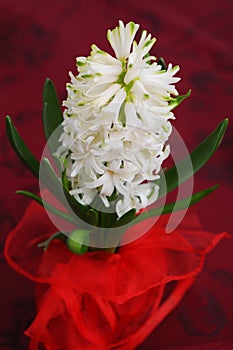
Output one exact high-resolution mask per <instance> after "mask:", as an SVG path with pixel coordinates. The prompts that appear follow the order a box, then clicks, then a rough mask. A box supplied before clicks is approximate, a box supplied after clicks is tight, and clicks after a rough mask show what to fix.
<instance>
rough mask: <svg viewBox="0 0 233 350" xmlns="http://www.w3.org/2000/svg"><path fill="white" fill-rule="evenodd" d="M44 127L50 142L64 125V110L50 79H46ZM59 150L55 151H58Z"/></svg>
mask: <svg viewBox="0 0 233 350" xmlns="http://www.w3.org/2000/svg"><path fill="white" fill-rule="evenodd" d="M43 106H44V108H43V126H44V133H45V137H46V139H47V140H48V139H49V138H50V136H51V135H52V133H53V132H54V131H55V130H56V128H57V127H58V126H59V125H60V124H61V123H62V121H63V117H62V110H61V107H60V102H59V99H58V97H57V93H56V89H55V86H54V84H53V82H52V80H50V79H46V81H45V84H44V91H43ZM56 150H57V148H56V149H55V150H54V151H56Z"/></svg>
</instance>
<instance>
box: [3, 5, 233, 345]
mask: <svg viewBox="0 0 233 350" xmlns="http://www.w3.org/2000/svg"><path fill="white" fill-rule="evenodd" d="M232 13H233V2H232V1H231V0H222V1H217V0H204V1H202V2H200V1H196V0H186V1H181V0H163V1H161V0H154V1H152V0H151V1H149V0H143V1H133V0H112V1H108V0H97V1H96V0H89V1H84V0H66V1H60V2H58V1H55V0H50V1H48V0H40V1H35V0H31V1H25V0H18V1H11V2H9V1H8V0H0V81H1V85H0V86H1V94H0V98H1V115H2V118H1V138H0V146H1V155H0V156H1V162H0V166H1V173H0V174H1V192H0V203H1V238H0V242H1V252H0V253H1V256H0V258H1V260H0V276H1V282H0V283H1V288H0V296H1V297H0V310H1V313H0V315H1V316H0V317H1V319H0V350H11V349H14V350H25V349H27V340H26V338H25V337H24V336H23V335H22V334H23V330H24V329H25V328H26V327H27V326H28V325H29V324H30V322H31V320H32V318H33V317H34V314H35V310H34V301H33V300H34V299H33V285H32V283H30V282H28V281H27V280H25V279H24V278H22V277H21V276H18V275H16V274H15V273H14V272H13V271H12V270H11V269H10V268H9V267H8V266H7V265H6V263H5V261H4V259H3V256H2V248H3V244H4V239H5V237H6V235H7V232H9V230H10V229H11V228H12V227H13V226H14V225H15V224H16V223H17V221H18V220H19V218H20V217H21V216H22V214H23V212H24V210H25V207H26V205H27V203H28V202H27V200H26V199H22V198H19V197H17V196H16V195H14V194H13V192H14V191H15V190H16V189H28V190H33V191H37V189H38V188H37V182H36V180H34V178H33V177H32V176H31V175H30V174H29V172H28V171H27V170H26V169H25V168H24V166H23V165H22V164H21V163H20V162H19V161H18V160H17V158H16V156H15V154H14V153H13V151H12V150H11V149H10V147H9V145H8V141H7V139H6V135H5V128H4V116H5V115H6V114H9V115H11V116H12V117H13V118H14V121H15V124H16V126H17V127H18V129H19V130H20V132H21V134H22V136H23V137H24V139H25V140H26V142H27V144H28V145H29V146H30V148H31V149H32V151H33V152H34V153H35V154H36V155H37V156H38V157H39V156H40V154H41V151H42V149H43V145H44V138H43V134H42V124H41V118H40V115H41V95H42V88H43V83H44V80H45V78H46V77H50V78H51V79H52V80H53V81H54V82H55V85H56V87H57V90H58V94H59V97H60V99H61V100H62V99H64V98H65V93H66V92H65V83H66V82H67V81H68V80H69V78H68V71H69V70H72V71H73V72H74V71H75V57H76V56H80V55H88V53H89V51H90V45H91V44H92V43H96V44H97V45H98V46H100V47H102V48H105V49H108V46H107V42H106V39H105V33H106V30H107V29H108V28H114V27H115V26H116V25H117V22H118V19H122V20H124V21H128V20H133V21H135V22H138V23H140V24H141V28H146V29H147V30H148V31H149V32H151V33H153V35H154V36H156V37H157V39H158V40H157V43H156V46H155V48H154V50H153V54H155V55H156V56H157V57H159V56H163V57H164V58H165V60H166V61H167V62H172V63H173V64H179V65H180V67H181V71H180V74H179V75H180V76H181V77H182V81H181V82H180V83H179V86H178V87H179V91H180V92H181V93H185V92H186V91H187V90H188V89H189V88H191V89H192V96H191V97H190V98H189V100H187V101H185V102H184V104H183V105H182V106H180V107H179V108H178V109H177V111H176V117H177V120H176V121H175V124H174V125H175V127H176V128H177V129H178V130H179V132H180V134H181V135H182V137H183V139H184V140H185V142H186V143H187V145H188V147H189V148H190V149H192V148H193V147H194V146H196V145H197V144H198V143H199V142H200V141H201V140H202V139H203V138H204V137H205V135H207V134H208V133H209V132H210V131H211V130H212V129H213V128H214V127H215V126H216V125H217V123H218V122H219V121H220V120H221V119H223V118H225V117H226V116H229V118H230V119H231V116H232V92H233V82H232V79H231V75H230V74H231V68H232V62H233V60H232V56H233V49H232V46H231V44H232V35H233V30H232V27H231V25H232V22H233V16H232ZM232 128H233V124H232V121H231V120H230V126H229V128H228V131H227V134H226V137H225V139H224V141H223V143H222V146H221V149H220V150H219V151H218V152H217V154H216V155H215V156H214V158H213V159H212V160H211V161H210V162H209V163H208V165H207V166H206V167H205V169H203V170H201V172H200V173H199V174H198V176H197V177H196V178H195V179H196V180H195V181H196V182H195V186H196V188H197V189H200V188H203V187H208V186H211V185H213V184H215V183H221V188H220V189H219V190H218V191H216V192H215V193H214V194H212V195H211V196H210V197H209V198H207V199H205V200H204V201H203V202H202V203H200V204H198V205H197V206H196V208H197V211H198V213H199V215H200V218H201V220H202V222H203V225H204V227H205V228H206V229H208V230H212V231H213V232H218V231H222V230H227V231H228V232H233V230H232V228H233V224H232V194H233V189H232V186H231V184H232V175H233V174H232V168H233V151H232V146H233V133H232ZM232 248H233V244H232V243H230V242H229V241H227V242H222V243H221V244H220V245H219V246H218V247H217V248H216V250H215V251H214V252H213V253H212V254H211V256H210V257H209V258H208V261H207V263H206V266H205V271H203V272H202V273H201V275H200V277H199V279H198V281H197V283H196V284H195V286H194V287H193V288H192V289H191V290H190V292H189V293H188V294H187V296H186V297H185V299H184V300H183V302H182V303H181V305H180V306H179V307H178V308H177V309H176V311H175V312H174V313H173V314H171V315H170V316H169V317H168V318H167V319H166V321H165V322H164V323H163V324H162V325H161V326H160V327H159V328H157V329H156V330H155V331H154V332H153V334H152V335H151V336H150V337H149V338H148V339H147V340H146V342H145V343H144V344H143V345H141V346H140V347H139V349H140V350H146V349H155V348H156V346H157V348H158V349H164V350H165V349H167V350H168V349H169V350H170V349H174V350H175V349H176V350H178V349H183V350H184V349H190V350H192V349H196V347H195V344H196V345H197V344H198V345H197V346H198V349H200V350H201V349H203V350H206V349H208V350H209V349H211V350H212V349H218V350H220V349H221V350H222V349H233V337H232V333H233V332H232V330H233V301H232V300H233V266H232V265H233V260H232ZM205 344H208V345H205ZM67 350H68V349H67Z"/></svg>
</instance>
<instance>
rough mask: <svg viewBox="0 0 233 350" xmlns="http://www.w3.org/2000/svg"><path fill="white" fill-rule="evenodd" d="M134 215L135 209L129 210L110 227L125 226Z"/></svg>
mask: <svg viewBox="0 0 233 350" xmlns="http://www.w3.org/2000/svg"><path fill="white" fill-rule="evenodd" d="M135 213H136V209H135V208H133V209H131V210H129V211H128V212H127V213H125V214H124V215H123V216H121V217H120V219H119V220H117V221H116V222H115V223H114V224H113V226H112V227H120V226H124V225H127V224H128V223H130V222H131V221H132V220H133V219H134V217H135Z"/></svg>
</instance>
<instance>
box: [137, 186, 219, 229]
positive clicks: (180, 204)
mask: <svg viewBox="0 0 233 350" xmlns="http://www.w3.org/2000/svg"><path fill="white" fill-rule="evenodd" d="M218 187H219V185H215V186H213V187H210V188H207V189H205V190H202V191H200V192H197V193H195V194H193V195H192V196H191V197H187V198H184V199H181V200H180V201H177V202H174V203H169V204H166V205H165V206H164V207H158V208H154V209H151V210H149V211H145V212H143V213H142V214H141V215H139V216H138V217H137V218H136V219H135V220H134V221H133V224H137V223H139V222H141V221H143V220H146V219H149V218H151V217H154V216H158V215H162V214H168V213H172V212H173V211H180V210H183V209H186V208H188V207H191V206H192V205H194V204H195V203H197V202H199V201H200V200H201V199H202V198H204V197H206V196H208V195H209V194H210V193H212V192H213V191H214V190H216V189H217V188H218Z"/></svg>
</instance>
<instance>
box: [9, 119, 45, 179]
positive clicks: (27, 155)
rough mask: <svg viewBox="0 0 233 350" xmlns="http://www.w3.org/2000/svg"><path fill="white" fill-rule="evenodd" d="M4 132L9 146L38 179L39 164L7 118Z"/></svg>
mask: <svg viewBox="0 0 233 350" xmlns="http://www.w3.org/2000/svg"><path fill="white" fill-rule="evenodd" d="M6 131H7V136H8V139H9V141H10V144H11V146H12V148H13V149H14V151H15V153H16V154H17V156H18V157H19V158H20V159H21V160H22V161H23V163H24V164H25V165H26V167H27V168H28V169H29V170H30V171H31V172H32V173H33V175H35V176H36V177H37V178H39V168H40V163H39V161H38V160H37V159H36V158H35V157H34V155H33V154H32V153H31V151H30V150H29V149H28V147H27V146H26V145H25V143H24V141H23V139H22V138H21V136H20V135H19V133H18V131H17V129H16V128H15V126H14V124H13V122H12V120H11V118H10V117H9V116H7V117H6Z"/></svg>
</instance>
